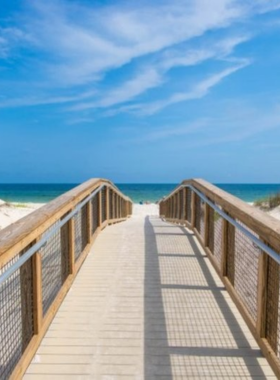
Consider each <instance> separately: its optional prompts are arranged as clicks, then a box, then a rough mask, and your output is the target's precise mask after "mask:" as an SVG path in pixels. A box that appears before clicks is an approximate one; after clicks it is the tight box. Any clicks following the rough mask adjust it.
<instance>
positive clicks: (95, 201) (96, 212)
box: [91, 194, 99, 235]
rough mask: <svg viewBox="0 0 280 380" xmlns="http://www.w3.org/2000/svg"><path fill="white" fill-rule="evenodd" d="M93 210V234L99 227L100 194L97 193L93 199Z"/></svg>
mask: <svg viewBox="0 0 280 380" xmlns="http://www.w3.org/2000/svg"><path fill="white" fill-rule="evenodd" d="M91 210H92V216H91V217H92V230H91V234H92V235H93V234H94V233H95V231H96V229H97V227H98V217H99V202H98V194H96V195H95V196H94V197H93V198H92V200H91Z"/></svg>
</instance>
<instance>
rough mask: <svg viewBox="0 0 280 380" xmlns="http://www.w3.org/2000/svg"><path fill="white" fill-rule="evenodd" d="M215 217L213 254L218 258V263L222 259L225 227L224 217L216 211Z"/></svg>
mask: <svg viewBox="0 0 280 380" xmlns="http://www.w3.org/2000/svg"><path fill="white" fill-rule="evenodd" d="M212 217H213V229H214V231H213V232H214V234H213V238H214V239H213V251H212V253H213V255H214V257H215V258H216V260H217V262H218V264H219V265H220V264H221V261H222V229H223V218H222V217H221V216H220V215H219V214H218V213H217V212H216V211H215V210H213V212H212Z"/></svg>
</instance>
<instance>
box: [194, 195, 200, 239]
mask: <svg viewBox="0 0 280 380" xmlns="http://www.w3.org/2000/svg"><path fill="white" fill-rule="evenodd" d="M200 214H201V200H200V198H199V196H198V195H196V194H195V219H194V220H195V224H194V225H195V228H196V230H197V231H198V232H199V234H200V222H201V218H200Z"/></svg>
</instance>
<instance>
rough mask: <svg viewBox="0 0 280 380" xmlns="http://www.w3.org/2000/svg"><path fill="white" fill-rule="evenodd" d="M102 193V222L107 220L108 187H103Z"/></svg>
mask: <svg viewBox="0 0 280 380" xmlns="http://www.w3.org/2000/svg"><path fill="white" fill-rule="evenodd" d="M101 193H102V201H101V204H102V223H103V222H105V220H106V218H107V215H106V205H107V199H106V187H103V189H102V190H101Z"/></svg>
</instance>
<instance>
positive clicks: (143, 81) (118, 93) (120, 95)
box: [71, 68, 162, 111]
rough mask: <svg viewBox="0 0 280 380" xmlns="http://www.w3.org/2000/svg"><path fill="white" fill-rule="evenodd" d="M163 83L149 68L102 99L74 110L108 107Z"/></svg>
mask: <svg viewBox="0 0 280 380" xmlns="http://www.w3.org/2000/svg"><path fill="white" fill-rule="evenodd" d="M161 83H162V78H161V76H160V75H159V73H158V72H157V71H156V70H154V69H152V68H149V69H147V70H144V71H143V72H141V73H140V74H138V75H136V76H135V77H134V78H133V79H131V80H128V81H127V82H125V83H124V84H123V85H122V86H120V87H119V88H116V89H113V90H111V91H109V92H108V93H106V94H104V95H103V96H102V97H101V99H99V100H96V101H94V102H87V103H82V104H78V105H76V106H73V107H72V108H71V109H72V110H79V111H80V110H85V109H89V108H106V107H110V106H112V105H115V104H119V103H123V102H126V101H128V100H131V99H133V98H134V97H136V96H138V95H139V94H141V93H143V92H144V91H147V90H148V89H150V88H153V87H156V86H158V85H159V84H161Z"/></svg>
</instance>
